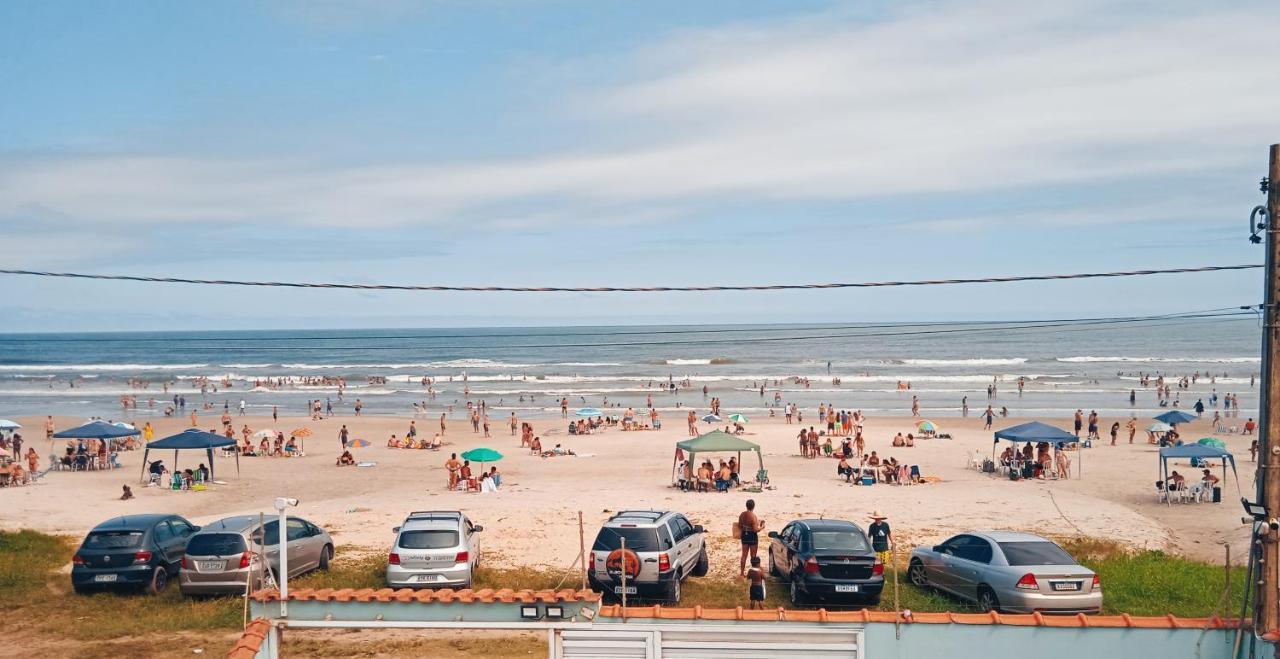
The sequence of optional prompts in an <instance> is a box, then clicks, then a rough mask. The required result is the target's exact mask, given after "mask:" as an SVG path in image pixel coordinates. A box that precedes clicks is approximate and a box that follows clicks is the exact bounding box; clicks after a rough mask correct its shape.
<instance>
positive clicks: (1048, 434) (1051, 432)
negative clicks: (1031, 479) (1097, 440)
mask: <svg viewBox="0 0 1280 659" xmlns="http://www.w3.org/2000/svg"><path fill="white" fill-rule="evenodd" d="M1002 439H1003V440H1005V441H1007V442H1015V443H1017V442H1029V443H1039V442H1048V443H1050V444H1056V443H1058V442H1062V443H1067V442H1071V443H1074V444H1078V443H1079V442H1080V438H1079V437H1076V436H1075V435H1074V434H1072V433H1070V432H1067V431H1066V430H1063V429H1062V428H1059V427H1057V426H1051V425H1049V424H1047V423H1040V422H1039V421H1029V422H1027V423H1023V424H1020V425H1016V426H1010V427H1008V428H1005V429H1003V430H997V431H996V432H995V441H994V442H993V444H992V447H991V461H992V462H995V460H996V449H995V445H997V444H999V443H1000V440H1002ZM1083 457H1084V452H1083V451H1081V459H1080V460H1077V461H1076V472H1077V475H1079V474H1080V473H1082V472H1083V470H1084V467H1083V465H1081V464H1080V463H1082V462H1084V459H1083Z"/></svg>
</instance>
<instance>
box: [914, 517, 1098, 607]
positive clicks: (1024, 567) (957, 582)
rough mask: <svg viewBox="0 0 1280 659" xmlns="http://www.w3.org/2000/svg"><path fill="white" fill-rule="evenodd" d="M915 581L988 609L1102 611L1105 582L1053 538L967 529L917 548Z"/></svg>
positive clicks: (917, 583)
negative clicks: (937, 542) (943, 539)
mask: <svg viewBox="0 0 1280 659" xmlns="http://www.w3.org/2000/svg"><path fill="white" fill-rule="evenodd" d="M907 576H908V578H909V579H910V580H911V583H913V584H915V585H916V586H920V587H926V586H929V587H933V588H936V589H938V590H942V591H946V592H948V593H950V594H952V595H955V596H956V597H959V598H961V599H965V600H969V601H972V602H975V603H977V605H978V606H979V607H980V608H981V609H982V610H983V611H1008V612H1016V613H1031V612H1034V611H1042V612H1045V613H1097V612H1098V611H1100V610H1102V582H1101V581H1100V580H1099V579H1098V575H1097V574H1096V573H1095V572H1094V571H1093V570H1090V569H1089V568H1087V567H1084V566H1082V565H1080V564H1079V563H1077V562H1076V560H1075V559H1074V558H1072V557H1071V555H1070V554H1068V553H1067V552H1066V550H1064V549H1063V548H1062V547H1059V546H1058V545H1057V544H1055V543H1054V542H1053V541H1052V540H1048V539H1046V538H1042V537H1040V536H1038V535H1032V534H1030V533H1013V532H1008V531H981V532H970V533H962V534H960V535H957V536H955V537H954V538H951V539H950V540H947V541H946V542H944V543H942V544H940V545H935V546H933V547H917V548H916V549H915V550H913V551H912V552H911V562H910V563H909V564H908V567H907Z"/></svg>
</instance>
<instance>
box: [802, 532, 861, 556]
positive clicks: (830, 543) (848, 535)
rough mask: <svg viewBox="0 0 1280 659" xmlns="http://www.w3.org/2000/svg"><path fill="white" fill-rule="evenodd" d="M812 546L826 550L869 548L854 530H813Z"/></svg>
mask: <svg viewBox="0 0 1280 659" xmlns="http://www.w3.org/2000/svg"><path fill="white" fill-rule="evenodd" d="M812 535H813V548H814V549H822V550H827V551H847V552H861V551H867V550H869V549H871V547H869V546H867V539H866V538H865V537H863V535H862V534H861V533H858V532H856V531H813V533H812Z"/></svg>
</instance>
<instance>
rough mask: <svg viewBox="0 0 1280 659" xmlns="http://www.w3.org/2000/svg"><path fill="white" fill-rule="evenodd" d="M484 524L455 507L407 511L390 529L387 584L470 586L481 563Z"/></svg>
mask: <svg viewBox="0 0 1280 659" xmlns="http://www.w3.org/2000/svg"><path fill="white" fill-rule="evenodd" d="M483 530H484V527H482V526H479V525H477V524H472V523H471V520H469V519H467V516H466V515H464V514H462V513H461V512H459V511H456V510H449V511H432V510H424V511H418V512H413V513H409V516H408V517H406V518H405V520H404V523H402V524H401V525H400V526H397V527H395V528H394V529H392V531H393V532H394V533H395V534H396V539H395V541H394V542H392V543H391V553H390V555H388V557H387V585H388V586H392V587H399V588H470V587H471V583H472V580H473V579H474V576H475V569H476V567H477V566H478V565H479V564H480V539H479V537H477V535H476V534H478V533H480V532H481V531H483Z"/></svg>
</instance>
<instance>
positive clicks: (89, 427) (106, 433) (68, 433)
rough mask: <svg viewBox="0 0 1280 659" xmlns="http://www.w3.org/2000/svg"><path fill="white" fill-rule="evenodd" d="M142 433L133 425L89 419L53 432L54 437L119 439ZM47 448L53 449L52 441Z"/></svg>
mask: <svg viewBox="0 0 1280 659" xmlns="http://www.w3.org/2000/svg"><path fill="white" fill-rule="evenodd" d="M140 434H142V433H141V432H140V431H139V430H138V429H137V428H134V427H133V426H118V425H116V424H114V423H107V422H106V421H102V420H98V421H90V422H89V423H86V424H84V425H83V426H76V427H74V428H68V429H66V430H63V431H62V432H55V433H53V438H54V439H101V440H109V439H120V438H122V437H134V436H136V435H140ZM49 450H53V442H52V441H50V442H49Z"/></svg>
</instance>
